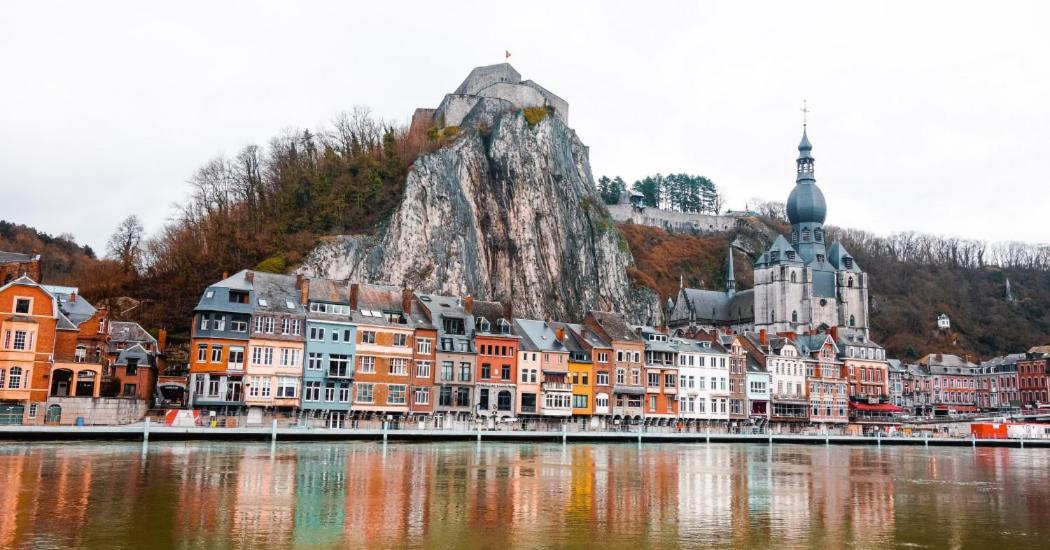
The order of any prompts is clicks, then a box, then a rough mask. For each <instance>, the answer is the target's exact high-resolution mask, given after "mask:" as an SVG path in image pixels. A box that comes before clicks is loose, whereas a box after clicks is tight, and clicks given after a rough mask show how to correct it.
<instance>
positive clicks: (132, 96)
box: [0, 0, 1050, 252]
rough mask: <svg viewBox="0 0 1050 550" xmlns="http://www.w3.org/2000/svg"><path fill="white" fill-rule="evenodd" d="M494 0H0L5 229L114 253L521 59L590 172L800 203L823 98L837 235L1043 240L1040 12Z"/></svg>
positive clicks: (1049, 237)
mask: <svg viewBox="0 0 1050 550" xmlns="http://www.w3.org/2000/svg"><path fill="white" fill-rule="evenodd" d="M147 4H148V5H147ZM496 4H497V3H496V2H474V3H453V2H448V1H442V2H433V1H425V2H418V3H413V4H408V3H404V4H401V3H398V4H396V5H395V3H393V2H364V3H358V2H354V3H350V2H338V3H337V2H331V3H310V2H288V1H282V2H269V3H261V2H244V3H233V2H196V1H182V2H169V3H165V4H164V5H160V3H153V2H149V3H143V2H126V3H105V2H97V1H92V2H67V3H61V4H60V3H50V2H40V1H29V0H25V1H21V2H5V3H3V4H2V5H0V218H3V219H7V220H10V221H15V222H18V223H24V224H28V225H31V226H35V227H37V228H39V229H42V230H44V231H47V232H49V233H53V234H59V233H72V234H74V235H75V236H76V238H77V240H78V242H81V243H86V244H89V245H91V246H92V247H94V248H95V249H96V251H98V252H101V251H102V250H103V246H104V243H105V240H106V238H107V236H108V235H109V234H110V233H111V232H112V230H113V228H114V227H115V226H116V224H117V223H118V222H119V220H120V219H121V218H123V217H124V216H126V215H128V214H131V213H137V214H139V216H140V217H141V218H142V219H143V222H144V223H145V224H146V227H147V229H148V230H150V231H151V232H152V231H155V230H156V229H158V228H159V227H160V226H161V225H162V224H163V223H164V220H165V219H166V218H167V217H168V216H169V215H170V214H171V212H172V208H171V204H172V203H173V202H175V201H178V200H179V199H180V198H181V197H183V196H184V194H185V191H186V186H185V183H184V182H185V181H186V179H187V178H188V177H189V176H190V175H191V174H192V173H193V172H194V170H195V169H196V168H197V167H199V166H200V165H201V164H203V163H204V162H205V161H207V160H208V159H210V158H212V157H214V156H216V155H219V154H234V153H236V151H237V150H239V149H240V148H241V147H243V146H244V145H246V144H249V143H259V144H265V142H266V141H267V140H268V138H269V137H271V136H273V135H275V134H277V133H279V132H281V131H282V130H284V129H286V128H291V127H298V128H302V127H307V128H316V127H318V126H319V125H321V124H323V123H325V122H326V121H328V120H330V119H331V118H332V116H333V115H334V114H336V113H337V112H339V111H341V110H347V109H350V108H351V107H353V106H354V105H368V106H370V107H371V108H372V109H373V110H374V111H375V112H376V113H377V114H378V115H380V116H382V117H384V118H388V119H396V120H398V121H405V122H407V120H408V118H409V116H410V115H411V113H412V110H413V109H414V108H415V107H423V106H431V107H433V106H436V105H437V104H438V102H439V101H440V100H441V98H442V96H443V95H444V94H445V93H446V92H449V91H452V89H454V88H455V87H456V86H457V85H458V84H459V82H460V81H461V80H462V79H463V78H464V77H465V76H466V75H467V73H468V72H469V71H470V69H471V68H472V67H474V66H478V65H486V64H491V63H498V62H501V61H503V52H504V50H505V49H506V50H510V51H511V53H512V57H511V59H510V61H511V63H513V65H514V66H515V67H516V68H517V69H518V70H519V71H520V72H521V73H522V75H523V76H524V77H525V78H531V79H533V80H536V81H537V82H539V83H540V84H541V85H543V86H545V87H547V88H549V89H550V90H551V91H553V92H555V93H557V94H559V95H561V96H562V97H564V98H565V99H566V100H567V101H568V102H569V104H570V109H569V115H570V123H571V125H572V126H573V127H574V128H575V129H576V130H577V132H578V133H579V134H580V137H581V138H582V139H583V141H584V143H586V144H588V145H589V146H590V147H591V165H592V168H593V170H594V174H595V177H597V176H599V175H602V174H607V175H621V176H623V177H624V178H625V179H627V180H628V181H633V180H634V179H637V178H640V177H643V176H645V175H648V174H651V173H655V172H663V173H669V172H689V173H699V174H703V175H706V176H708V177H710V178H711V179H713V180H714V181H715V182H716V183H717V184H719V185H720V186H722V188H723V189H724V190H725V192H726V193H727V195H728V198H729V201H728V205H729V206H730V207H731V208H742V207H743V206H744V203H745V201H746V200H747V199H749V198H751V197H754V196H760V197H765V198H769V199H776V200H784V199H786V197H787V194H788V193H789V192H790V190H791V186H792V185H793V184H794V158H795V156H796V149H795V148H796V146H797V144H798V141H799V137H800V116H801V115H800V113H799V108H800V106H801V105H800V104H801V101H802V99H803V98H807V99H808V100H809V107H810V109H811V111H812V112H811V113H810V117H809V121H810V137H811V139H812V141H813V146H814V150H813V153H814V156H815V157H816V158H817V165H816V174H817V181H818V183H819V184H820V186H821V188H822V189H823V190H824V193H825V196H826V197H827V199H828V205H829V209H828V223H830V224H835V225H839V226H847V227H856V228H861V229H867V230H871V231H875V232H877V233H889V232H893V231H904V230H912V229H914V230H918V231H923V232H930V233H937V234H946V235H958V236H963V237H969V238H981V239H987V240H1009V239H1017V240H1028V241H1044V242H1045V241H1050V228H1048V226H1047V222H1046V221H1045V219H1044V212H1045V208H1046V205H1047V204H1050V181H1048V180H1050V178H1048V174H1050V30H1048V27H1047V25H1048V21H1050V3H1048V2H1028V3H1024V2H1009V3H1006V2H1003V3H999V2H996V3H989V2H981V3H976V2H974V3H964V2H943V3H934V2H921V3H920V2H864V3H859V2H858V3H849V4H851V5H843V4H846V3H844V2H823V3H815V2H768V3H763V4H757V3H751V2H747V3H745V2H724V1H722V2H704V3H699V2H674V3H672V2H664V3H656V2H642V1H636V2H633V3H629V4H628V3H623V4H614V3H610V2H590V3H583V2H575V1H574V2H566V1H559V2H539V1H530V2H522V3H516V4H505V5H503V3H499V4H501V5H496Z"/></svg>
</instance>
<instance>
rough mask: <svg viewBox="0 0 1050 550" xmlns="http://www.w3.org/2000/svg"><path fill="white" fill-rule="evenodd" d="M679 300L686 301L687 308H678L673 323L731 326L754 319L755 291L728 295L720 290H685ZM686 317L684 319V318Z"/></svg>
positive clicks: (680, 292)
mask: <svg viewBox="0 0 1050 550" xmlns="http://www.w3.org/2000/svg"><path fill="white" fill-rule="evenodd" d="M678 299H679V300H685V306H686V307H685V308H682V309H679V308H676V312H675V314H674V315H672V318H671V319H670V321H671V322H676V321H677V322H681V323H686V322H689V321H699V322H710V323H715V324H730V323H741V322H747V321H750V320H752V319H754V316H755V313H754V304H755V292H754V290H751V289H749V290H741V291H740V292H735V293H728V292H721V291H718V290H703V289H699V288H683V289H682V290H681V291H679V293H678ZM683 316H684V317H683Z"/></svg>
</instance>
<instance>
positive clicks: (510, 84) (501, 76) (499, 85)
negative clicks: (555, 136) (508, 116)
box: [412, 63, 569, 128]
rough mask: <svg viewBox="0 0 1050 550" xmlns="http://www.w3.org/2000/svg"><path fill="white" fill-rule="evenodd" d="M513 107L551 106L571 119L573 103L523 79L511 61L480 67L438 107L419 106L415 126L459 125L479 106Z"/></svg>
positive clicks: (566, 120)
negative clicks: (570, 103) (570, 104)
mask: <svg viewBox="0 0 1050 550" xmlns="http://www.w3.org/2000/svg"><path fill="white" fill-rule="evenodd" d="M479 107H480V108H483V109H486V110H496V111H504V112H506V111H512V110H516V109H524V108H526V107H547V108H550V109H551V110H552V111H553V115H554V116H555V117H557V118H558V119H560V120H561V121H562V122H564V123H565V124H566V125H568V123H569V103H568V102H567V101H565V100H564V99H562V98H560V97H558V96H557V95H555V94H553V93H551V92H550V91H549V90H547V89H546V88H544V87H543V86H540V85H539V84H536V83H535V82H533V81H531V80H524V81H523V80H522V79H521V74H520V73H518V71H516V70H515V69H514V67H512V66H511V65H510V64H509V63H500V64H498V65H489V66H486V67H477V68H475V69H474V70H472V71H471V72H470V74H469V75H468V76H467V78H466V80H464V81H463V83H462V84H460V85H459V87H458V88H456V90H455V91H454V92H452V93H451V94H446V95H445V98H444V99H442V100H441V103H440V104H439V105H438V107H437V109H416V112H415V114H414V115H413V116H412V125H413V126H417V125H418V126H426V127H430V126H431V125H434V126H437V127H439V128H444V127H448V126H459V125H461V124H463V121H464V120H466V119H467V118H468V116H469V115H470V114H471V112H472V111H475V109H476V108H479Z"/></svg>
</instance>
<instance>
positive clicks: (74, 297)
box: [69, 292, 77, 304]
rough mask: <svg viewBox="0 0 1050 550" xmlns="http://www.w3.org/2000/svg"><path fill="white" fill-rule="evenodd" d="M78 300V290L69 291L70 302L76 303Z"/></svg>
mask: <svg viewBox="0 0 1050 550" xmlns="http://www.w3.org/2000/svg"><path fill="white" fill-rule="evenodd" d="M76 301H77V293H76V292H70V293H69V303H71V304H72V303H74V302H76Z"/></svg>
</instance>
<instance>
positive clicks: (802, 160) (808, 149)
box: [795, 125, 816, 183]
mask: <svg viewBox="0 0 1050 550" xmlns="http://www.w3.org/2000/svg"><path fill="white" fill-rule="evenodd" d="M812 151H813V144H811V143H810V142H809V135H808V134H807V132H806V126H805V125H803V126H802V141H801V142H800V143H799V144H798V160H796V161H795V165H796V168H797V174H798V175H797V176H796V178H795V183H803V182H806V183H813V182H815V181H816V179H815V178H814V177H813V161H814V158H813V152H812Z"/></svg>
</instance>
